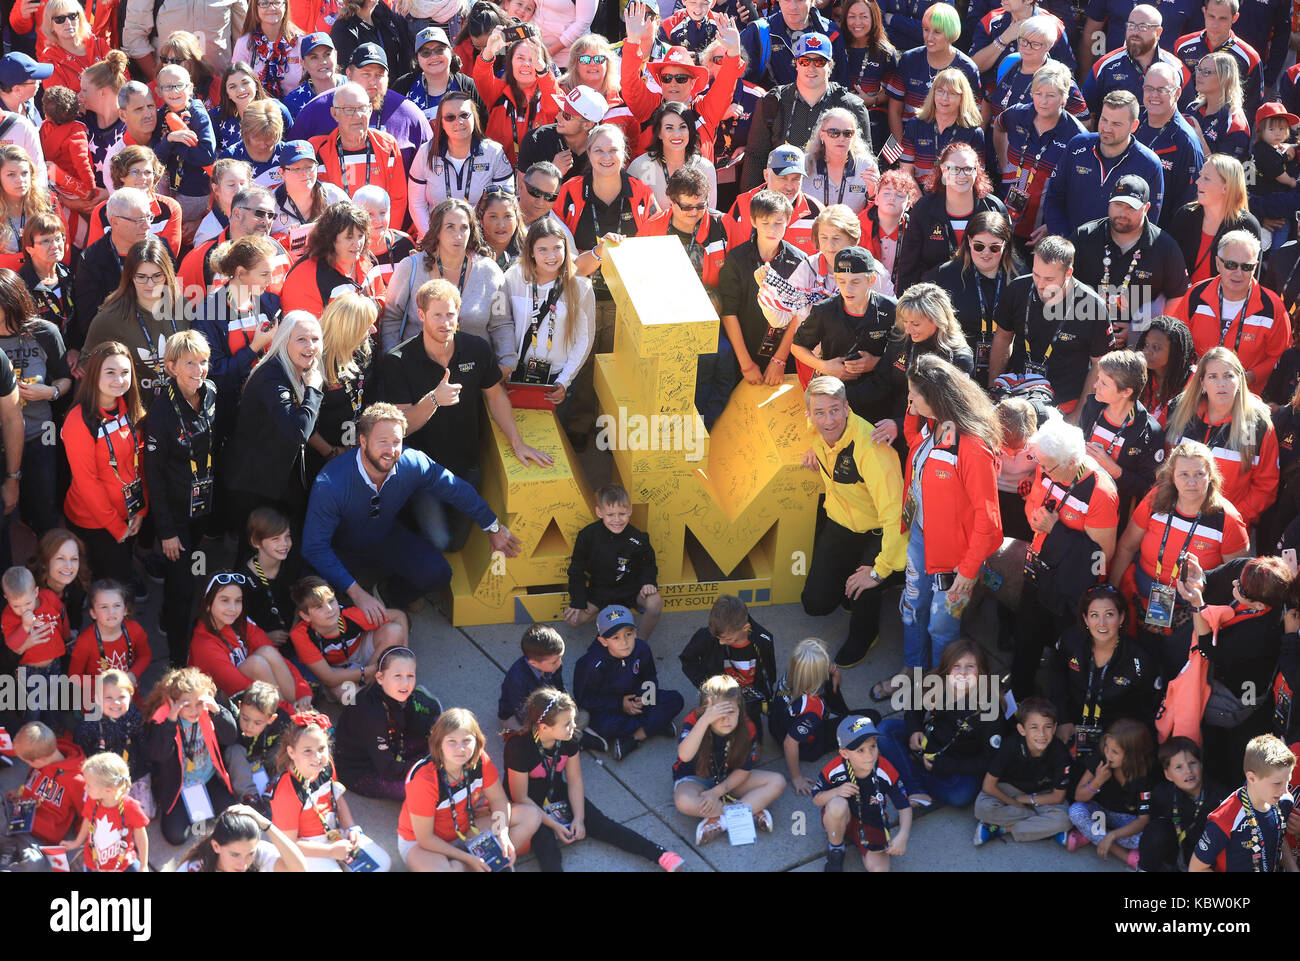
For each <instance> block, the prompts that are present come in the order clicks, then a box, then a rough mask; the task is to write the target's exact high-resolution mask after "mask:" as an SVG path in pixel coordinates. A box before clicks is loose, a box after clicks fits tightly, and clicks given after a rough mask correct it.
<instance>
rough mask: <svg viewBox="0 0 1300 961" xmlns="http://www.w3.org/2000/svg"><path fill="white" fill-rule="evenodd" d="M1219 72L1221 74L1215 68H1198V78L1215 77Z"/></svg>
mask: <svg viewBox="0 0 1300 961" xmlns="http://www.w3.org/2000/svg"><path fill="white" fill-rule="evenodd" d="M1218 72H1219V71H1217V70H1215V69H1214V68H1213V67H1197V68H1196V75H1197V76H1198V77H1213V76H1214V75H1215V74H1216V73H1218Z"/></svg>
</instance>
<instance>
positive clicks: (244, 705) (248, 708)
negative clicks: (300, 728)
mask: <svg viewBox="0 0 1300 961" xmlns="http://www.w3.org/2000/svg"><path fill="white" fill-rule="evenodd" d="M229 708H230V713H231V714H233V715H234V716H235V720H236V721H237V722H238V727H239V738H238V741H237V742H236V743H235V744H233V745H231V746H230V747H229V748H227V749H226V751H225V758H226V770H227V771H229V772H230V786H231V788H232V789H233V790H234V792H235V794H236V796H238V797H239V798H240V799H241V800H242V801H243V803H244V804H247V805H249V806H250V807H253V808H256V809H257V810H258V811H260V812H261V813H262V814H268V812H269V811H270V807H269V806H268V805H269V802H267V801H265V800H264V797H265V795H266V794H267V792H268V791H269V789H270V788H271V786H273V785H274V784H275V779H276V778H277V777H278V776H279V773H280V772H279V771H278V770H277V769H276V762H277V759H278V755H279V753H280V735H281V734H283V733H284V729H285V728H286V727H288V726H289V715H288V712H286V711H281V710H280V691H279V690H278V689H277V688H276V687H275V685H273V684H268V683H266V681H254V682H253V683H252V684H250V685H248V687H247V688H245V689H244V690H242V691H240V692H239V693H238V694H236V695H235V696H234V697H232V698H230V703H229ZM268 816H269V815H268Z"/></svg>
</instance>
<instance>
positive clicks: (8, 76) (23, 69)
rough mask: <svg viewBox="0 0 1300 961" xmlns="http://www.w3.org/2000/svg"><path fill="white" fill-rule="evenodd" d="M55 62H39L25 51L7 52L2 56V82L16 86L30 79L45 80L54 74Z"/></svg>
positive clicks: (0, 81)
mask: <svg viewBox="0 0 1300 961" xmlns="http://www.w3.org/2000/svg"><path fill="white" fill-rule="evenodd" d="M53 74H54V64H52V63H37V62H36V61H35V60H33V59H32V58H31V57H29V56H27V54H25V53H16V52H15V53H7V54H5V55H4V56H3V57H0V84H3V85H4V86H6V87H16V86H18V85H19V84H20V83H26V82H27V81H28V80H44V79H46V78H47V77H50V76H53Z"/></svg>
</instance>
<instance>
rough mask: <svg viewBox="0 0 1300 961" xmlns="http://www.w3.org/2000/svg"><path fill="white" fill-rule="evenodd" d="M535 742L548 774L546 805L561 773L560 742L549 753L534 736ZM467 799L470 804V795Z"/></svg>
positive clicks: (543, 768)
mask: <svg viewBox="0 0 1300 961" xmlns="http://www.w3.org/2000/svg"><path fill="white" fill-rule="evenodd" d="M533 740H534V741H535V742H536V743H537V756H538V757H540V758H541V760H542V770H543V771H545V772H546V795H545V796H544V797H543V798H542V803H546V802H548V801H550V800H551V792H552V791H553V790H554V789H555V775H556V774H558V773H559V771H560V742H559V741H556V742H555V744H554V745H553V746H552V747H551V750H550V752H549V753H548V752H547V750H546V749H545V748H544V747H542V739H541V738H539V737H538V736H537V735H536V734H534V735H533ZM547 759H550V762H551V763H550V764H547V763H546V762H547ZM466 798H467V803H468V795H466Z"/></svg>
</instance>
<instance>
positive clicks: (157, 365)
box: [110, 245, 180, 395]
mask: <svg viewBox="0 0 1300 961" xmlns="http://www.w3.org/2000/svg"><path fill="white" fill-rule="evenodd" d="M110 246H111V245H110ZM167 321H168V323H170V324H171V325H172V333H173V334H177V333H180V330H179V329H178V328H177V326H176V318H175V317H173V316H172V315H171V314H170V313H168V315H167ZM135 322H136V323H137V324H139V325H140V334H141V336H143V337H144V343H145V346H146V347H148V348H149V366H150V367H152V368H153V372H154V376H155V377H156V378H157V379H158V380H161V379H162V377H163V362H162V357H161V356H160V355H159V353H158V344H157V342H156V341H155V340H154V339H153V336H152V335H151V334H150V333H149V326H148V325H147V324H146V323H145V322H144V315H143V314H142V313H141V312H140V310H139V308H136V312H135ZM158 388H159V384H158V383H157V382H155V383H154V388H153V389H154V394H155V395H157V393H158Z"/></svg>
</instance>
